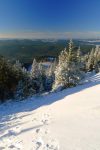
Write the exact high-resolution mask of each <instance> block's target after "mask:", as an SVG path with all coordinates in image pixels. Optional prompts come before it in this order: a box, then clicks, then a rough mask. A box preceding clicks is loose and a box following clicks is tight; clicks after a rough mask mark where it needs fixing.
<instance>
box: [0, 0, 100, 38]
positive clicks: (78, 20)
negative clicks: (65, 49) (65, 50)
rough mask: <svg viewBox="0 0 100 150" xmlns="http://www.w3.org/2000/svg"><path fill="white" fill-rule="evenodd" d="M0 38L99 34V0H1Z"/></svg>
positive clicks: (92, 36) (98, 35)
mask: <svg viewBox="0 0 100 150" xmlns="http://www.w3.org/2000/svg"><path fill="white" fill-rule="evenodd" d="M0 38H31V39H40V38H100V0H0Z"/></svg>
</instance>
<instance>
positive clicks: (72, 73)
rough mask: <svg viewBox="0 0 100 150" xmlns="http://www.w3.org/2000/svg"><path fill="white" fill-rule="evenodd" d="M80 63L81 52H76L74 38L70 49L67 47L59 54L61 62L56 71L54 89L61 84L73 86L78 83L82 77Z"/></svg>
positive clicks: (70, 43)
mask: <svg viewBox="0 0 100 150" xmlns="http://www.w3.org/2000/svg"><path fill="white" fill-rule="evenodd" d="M78 65H79V54H78V56H77V53H75V52H74V46H73V42H72V40H70V42H69V49H68V50H67V49H66V48H65V49H64V50H63V51H62V52H61V54H60V56H59V62H58V65H57V67H56V71H55V84H54V85H53V89H56V88H57V87H59V86H62V87H64V88H65V87H71V86H75V85H77V84H78V82H79V81H80V79H81V71H80V67H79V66H78Z"/></svg>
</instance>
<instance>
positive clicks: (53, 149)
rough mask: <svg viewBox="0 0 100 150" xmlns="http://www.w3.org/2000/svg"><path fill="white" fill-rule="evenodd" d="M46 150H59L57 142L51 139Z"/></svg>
mask: <svg viewBox="0 0 100 150" xmlns="http://www.w3.org/2000/svg"><path fill="white" fill-rule="evenodd" d="M46 147H47V150H59V144H58V142H57V140H55V139H51V140H49V141H48V143H47V144H46Z"/></svg>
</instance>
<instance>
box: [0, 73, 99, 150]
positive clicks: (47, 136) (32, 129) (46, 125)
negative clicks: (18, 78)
mask: <svg viewBox="0 0 100 150" xmlns="http://www.w3.org/2000/svg"><path fill="white" fill-rule="evenodd" d="M85 82H86V83H85V84H84V85H80V86H77V87H74V88H70V89H66V90H63V91H61V92H58V93H51V94H49V95H43V96H35V97H32V98H29V99H27V100H25V101H21V102H18V101H15V102H6V103H4V104H2V105H0V150H11V149H12V150H100V73H98V74H96V75H94V76H90V77H89V76H88V77H87V78H86V79H85Z"/></svg>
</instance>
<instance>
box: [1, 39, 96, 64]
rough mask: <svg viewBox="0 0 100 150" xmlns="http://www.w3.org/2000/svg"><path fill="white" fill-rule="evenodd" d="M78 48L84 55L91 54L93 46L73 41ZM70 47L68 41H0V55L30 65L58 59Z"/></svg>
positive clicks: (84, 42)
mask: <svg viewBox="0 0 100 150" xmlns="http://www.w3.org/2000/svg"><path fill="white" fill-rule="evenodd" d="M73 41H74V44H75V46H76V49H77V47H79V46H80V47H81V52H82V54H83V55H84V54H87V53H88V52H90V50H91V48H93V47H94V45H93V44H89V43H87V42H86V41H80V40H73ZM67 45H68V41H66V40H51V41H50V40H27V39H25V40H0V55H2V56H4V57H6V58H7V59H10V60H12V61H15V60H19V61H20V62H21V63H24V64H30V63H32V61H33V59H34V58H36V59H37V60H38V61H39V60H40V61H41V60H46V59H47V58H48V57H54V58H57V57H58V55H59V53H60V52H61V51H62V50H63V49H64V48H65V47H66V46H67Z"/></svg>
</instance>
